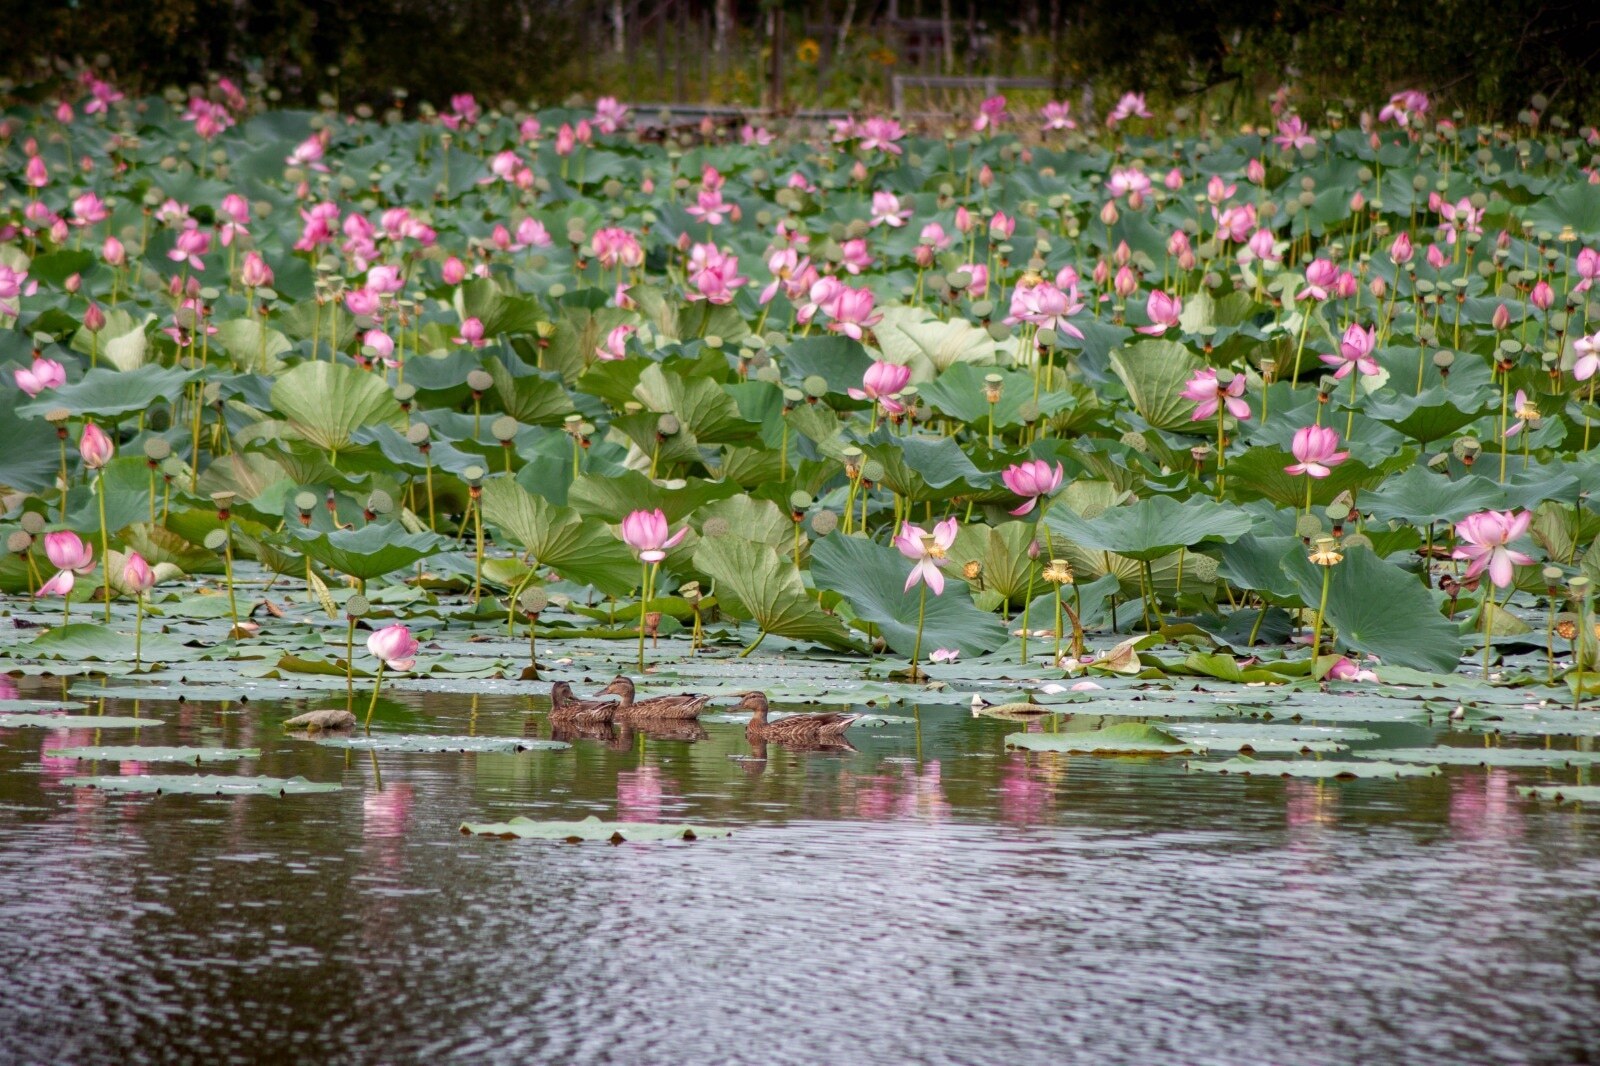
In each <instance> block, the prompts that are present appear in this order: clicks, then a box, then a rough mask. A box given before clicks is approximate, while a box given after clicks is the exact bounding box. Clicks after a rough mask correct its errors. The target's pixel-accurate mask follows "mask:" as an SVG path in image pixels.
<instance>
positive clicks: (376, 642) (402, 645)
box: [367, 625, 419, 670]
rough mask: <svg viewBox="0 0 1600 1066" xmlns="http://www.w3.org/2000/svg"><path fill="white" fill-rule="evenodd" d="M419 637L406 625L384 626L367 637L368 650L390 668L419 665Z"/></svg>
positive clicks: (406, 668)
mask: <svg viewBox="0 0 1600 1066" xmlns="http://www.w3.org/2000/svg"><path fill="white" fill-rule="evenodd" d="M418 647H419V645H418V644H417V638H416V637H413V636H412V635H411V630H410V629H409V628H407V627H406V626H400V625H395V626H384V627H383V628H382V629H379V630H377V631H376V632H374V633H373V634H372V635H371V636H370V637H368V638H367V652H368V654H370V655H371V656H372V657H373V658H374V659H377V660H379V661H381V662H382V663H383V665H384V666H386V667H388V668H389V669H390V670H409V669H411V668H412V667H413V666H415V665H417V648H418Z"/></svg>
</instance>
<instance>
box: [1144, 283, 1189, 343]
mask: <svg viewBox="0 0 1600 1066" xmlns="http://www.w3.org/2000/svg"><path fill="white" fill-rule="evenodd" d="M1144 310H1145V314H1147V315H1149V316H1150V324H1149V325H1148V326H1140V327H1139V328H1138V329H1136V330H1134V332H1135V333H1148V334H1149V335H1150V336H1152V337H1159V336H1161V335H1162V334H1163V333H1165V332H1166V331H1167V330H1169V329H1173V328H1175V327H1176V326H1177V325H1178V319H1179V317H1180V316H1181V315H1182V314H1183V301H1182V300H1180V299H1178V298H1177V297H1176V296H1168V295H1167V294H1166V293H1164V292H1162V291H1161V290H1160V289H1155V290H1153V291H1152V292H1151V293H1150V295H1149V296H1148V297H1146V298H1145V302H1144Z"/></svg>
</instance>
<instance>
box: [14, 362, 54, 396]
mask: <svg viewBox="0 0 1600 1066" xmlns="http://www.w3.org/2000/svg"><path fill="white" fill-rule="evenodd" d="M12 373H13V374H14V375H15V377H16V379H17V388H19V389H21V390H22V391H23V392H25V393H27V394H28V395H29V396H30V397H33V396H38V395H39V394H40V393H41V392H44V391H45V390H46V389H59V388H60V387H61V386H62V385H64V384H66V381H67V371H66V368H65V367H63V366H62V365H61V364H60V363H58V362H56V361H55V360H54V359H35V360H34V361H33V365H32V366H25V367H19V368H18V369H17V370H15V371H13V372H12Z"/></svg>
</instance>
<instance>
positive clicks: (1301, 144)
mask: <svg viewBox="0 0 1600 1066" xmlns="http://www.w3.org/2000/svg"><path fill="white" fill-rule="evenodd" d="M1272 140H1273V143H1275V144H1276V145H1277V146H1278V147H1279V148H1282V149H1283V150H1284V151H1291V150H1293V149H1298V148H1311V147H1314V146H1315V145H1316V143H1317V139H1316V138H1315V137H1313V136H1312V135H1311V131H1310V130H1309V129H1307V128H1306V120H1305V119H1303V118H1301V117H1300V116H1299V115H1285V116H1284V117H1283V118H1280V119H1279V120H1278V135H1277V136H1276V137H1274V138H1272Z"/></svg>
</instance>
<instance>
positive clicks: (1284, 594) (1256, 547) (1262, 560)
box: [1217, 534, 1305, 604]
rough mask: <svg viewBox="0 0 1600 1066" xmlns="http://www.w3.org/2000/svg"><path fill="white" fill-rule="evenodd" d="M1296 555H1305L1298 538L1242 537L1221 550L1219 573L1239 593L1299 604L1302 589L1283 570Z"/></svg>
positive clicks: (1252, 535)
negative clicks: (1290, 557) (1288, 560)
mask: <svg viewBox="0 0 1600 1066" xmlns="http://www.w3.org/2000/svg"><path fill="white" fill-rule="evenodd" d="M1295 553H1300V554H1304V553H1305V545H1304V544H1302V543H1301V542H1300V538H1299V537H1262V536H1257V535H1255V534H1250V535H1248V536H1243V537H1240V538H1239V539H1238V540H1235V541H1232V542H1231V543H1228V544H1224V545H1223V546H1222V565H1221V567H1219V568H1218V570H1217V573H1218V575H1219V576H1221V577H1222V579H1223V580H1225V581H1227V582H1228V583H1229V584H1231V585H1233V586H1234V587H1235V588H1239V589H1251V590H1253V591H1255V592H1257V593H1260V594H1262V595H1264V596H1268V597H1271V599H1272V600H1273V601H1274V602H1276V603H1280V604H1294V603H1298V602H1299V600H1300V586H1299V585H1298V584H1297V583H1296V582H1295V580H1294V578H1292V577H1291V576H1290V575H1289V573H1288V571H1286V570H1285V569H1284V567H1283V561H1284V560H1285V559H1287V558H1289V556H1290V555H1293V554H1295Z"/></svg>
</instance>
